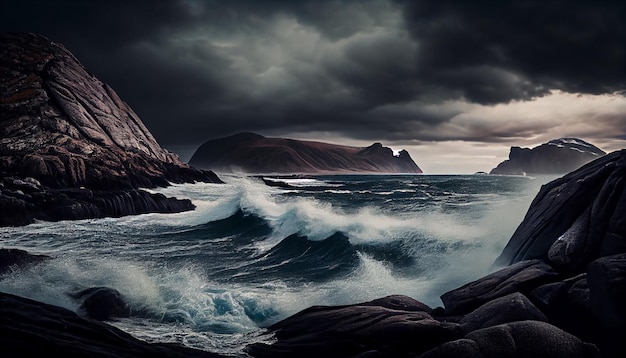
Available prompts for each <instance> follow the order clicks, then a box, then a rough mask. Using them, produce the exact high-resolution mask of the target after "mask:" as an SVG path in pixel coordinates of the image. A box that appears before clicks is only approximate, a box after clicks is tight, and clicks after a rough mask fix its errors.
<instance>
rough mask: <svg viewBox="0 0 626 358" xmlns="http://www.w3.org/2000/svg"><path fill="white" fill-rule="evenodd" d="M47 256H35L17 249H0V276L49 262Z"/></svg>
mask: <svg viewBox="0 0 626 358" xmlns="http://www.w3.org/2000/svg"><path fill="white" fill-rule="evenodd" d="M50 259H51V257H50V256H47V255H35V254H31V253H28V252H27V251H24V250H19V249H0V275H3V274H5V273H8V272H11V271H13V270H16V269H24V268H27V267H30V266H33V265H36V264H39V263H42V262H44V261H47V260H50Z"/></svg>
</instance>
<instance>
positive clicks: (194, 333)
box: [0, 175, 547, 354]
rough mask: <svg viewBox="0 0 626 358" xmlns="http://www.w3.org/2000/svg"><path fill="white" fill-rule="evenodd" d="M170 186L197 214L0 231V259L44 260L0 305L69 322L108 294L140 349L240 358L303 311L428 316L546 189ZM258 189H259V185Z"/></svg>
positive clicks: (14, 277)
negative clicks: (75, 297)
mask: <svg viewBox="0 0 626 358" xmlns="http://www.w3.org/2000/svg"><path fill="white" fill-rule="evenodd" d="M223 179H224V180H225V181H226V182H227V184H225V185H219V184H186V185H173V186H171V187H168V188H164V189H160V190H159V192H162V193H164V194H166V195H172V196H177V197H185V198H190V199H192V200H193V202H194V204H195V205H196V206H197V209H196V210H195V211H193V212H186V213H180V214H148V215H140V216H134V217H125V218H118V219H112V218H107V219H97V220H82V221H64V222H57V223H44V222H42V223H36V224H32V225H28V226H25V227H18V228H3V229H2V231H1V235H0V238H1V240H2V245H1V246H2V247H6V248H20V249H25V250H27V251H29V252H31V253H42V254H47V255H50V256H52V257H54V259H53V260H51V261H49V262H48V263H46V264H43V265H39V266H36V267H34V268H32V269H30V270H27V271H21V272H17V271H16V272H13V273H12V274H11V275H7V276H5V277H4V278H2V280H1V281H0V291H3V292H9V293H14V294H17V295H20V296H24V297H29V298H32V299H36V300H39V301H43V302H47V303H51V304H55V305H59V306H63V307H67V308H69V309H72V310H77V307H76V304H75V303H74V302H72V300H71V299H70V298H69V297H68V295H67V293H68V292H75V291H76V290H79V289H82V288H87V287H94V286H108V287H113V288H115V289H117V290H119V291H120V292H121V293H122V294H123V295H124V296H125V298H126V299H127V300H128V301H129V303H130V305H131V307H132V310H133V317H132V318H129V319H120V320H116V321H115V322H113V323H112V324H114V325H116V326H117V327H119V328H121V329H123V330H125V331H128V332H130V333H132V334H133V335H135V336H136V337H139V338H141V339H144V340H148V341H159V342H179V343H183V344H186V345H188V346H192V347H196V348H201V349H208V350H211V351H216V352H222V353H230V354H242V353H241V352H242V348H243V347H244V346H245V345H246V344H248V343H250V342H252V341H255V340H261V339H264V338H263V336H262V335H261V334H260V333H262V328H263V327H265V326H268V325H270V324H272V323H275V322H277V321H278V320H280V319H282V318H285V317H287V316H288V315H291V314H293V313H296V312H297V311H299V310H301V309H304V308H306V307H309V306H312V305H319V304H323V305H336V304H349V303H357V302H362V301H366V300H371V299H374V298H379V297H382V296H385V295H389V294H404V295H408V296H411V297H413V298H415V299H417V300H419V301H422V302H424V303H426V304H428V305H430V306H431V307H436V306H439V305H441V302H440V300H439V296H440V295H441V294H442V293H444V292H445V291H447V290H450V289H452V288H455V287H458V286H459V285H461V284H464V283H466V282H469V281H471V280H473V279H476V278H478V277H480V276H482V275H484V274H486V273H488V272H489V271H490V270H493V267H491V265H492V263H493V260H494V259H495V257H496V256H497V255H498V254H499V253H500V251H501V250H502V248H503V247H504V245H505V244H506V242H507V240H508V239H509V237H510V236H511V234H512V233H513V231H514V230H515V228H516V227H517V225H518V224H519V223H520V222H521V220H522V218H523V215H524V213H525V212H526V209H527V208H528V205H529V204H530V201H531V200H532V198H533V197H534V195H535V194H536V193H537V191H538V188H539V185H540V184H543V183H545V182H546V181H547V179H541V178H540V179H532V178H526V177H507V176H489V175H467V176H460V175H455V176H445V175H411V176H401V175H394V176H382V175H372V176H369V175H353V176H312V177H287V178H284V177H283V178H280V177H265V178H256V177H238V176H230V177H229V176H224V177H223ZM263 179H264V180H265V183H264V181H263Z"/></svg>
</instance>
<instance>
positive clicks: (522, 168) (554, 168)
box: [490, 138, 606, 175]
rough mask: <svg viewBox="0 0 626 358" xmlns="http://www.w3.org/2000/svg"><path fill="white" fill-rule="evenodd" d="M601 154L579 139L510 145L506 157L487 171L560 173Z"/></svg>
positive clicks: (521, 173) (503, 172)
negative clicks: (520, 145)
mask: <svg viewBox="0 0 626 358" xmlns="http://www.w3.org/2000/svg"><path fill="white" fill-rule="evenodd" d="M605 154H606V153H605V152H604V151H603V150H601V149H599V148H598V147H596V146H594V145H593V144H590V143H587V142H585V141H584V140H582V139H578V138H559V139H553V140H551V141H549V142H547V143H544V144H542V145H539V146H537V147H534V148H520V147H511V151H510V152H509V159H507V160H505V161H503V162H502V163H500V164H498V166H497V167H495V168H493V169H492V170H491V172H490V174H502V175H554V174H556V175H562V174H566V173H569V172H571V171H573V170H576V169H578V168H580V167H581V166H583V165H585V164H587V163H589V162H590V161H592V160H595V159H598V158H599V157H601V156H603V155H605Z"/></svg>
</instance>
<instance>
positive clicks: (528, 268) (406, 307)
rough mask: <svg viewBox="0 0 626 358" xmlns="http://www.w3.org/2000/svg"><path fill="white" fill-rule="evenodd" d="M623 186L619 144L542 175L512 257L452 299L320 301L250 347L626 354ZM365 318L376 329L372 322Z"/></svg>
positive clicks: (264, 353) (393, 353) (404, 353)
mask: <svg viewBox="0 0 626 358" xmlns="http://www.w3.org/2000/svg"><path fill="white" fill-rule="evenodd" d="M625 189H626V150H622V151H618V152H614V153H611V154H609V155H606V156H604V157H601V158H599V159H597V160H596V161H593V162H591V163H589V164H587V165H585V166H583V167H582V168H580V169H578V170H577V171H575V172H572V173H570V174H568V175H566V176H564V177H562V178H560V179H557V180H554V181H552V182H550V183H548V184H546V185H544V186H543V187H542V189H541V190H540V192H539V194H538V195H537V197H536V198H535V200H534V201H533V203H532V204H531V206H530V209H529V211H528V213H527V215H526V217H525V219H524V221H523V222H522V223H521V224H520V226H519V227H518V229H517V230H516V232H515V233H514V235H513V236H512V238H511V240H510V241H509V243H508V244H507V246H506V248H505V249H504V250H503V252H502V254H501V256H500V257H499V258H498V259H497V260H496V265H497V266H504V267H502V268H501V269H499V270H497V271H495V272H493V273H491V274H489V275H487V276H485V277H483V278H480V279H478V280H476V281H474V282H470V283H468V284H466V285H463V286H462V287H459V288H457V289H454V290H452V291H449V292H447V293H444V294H443V295H442V296H441V300H442V302H443V307H436V308H430V307H427V306H425V305H423V304H421V303H419V302H417V301H414V300H412V299H410V298H408V297H404V298H399V297H402V296H394V297H390V298H384V299H379V300H376V301H372V302H366V303H362V304H357V305H350V306H338V307H314V308H310V309H307V310H304V311H302V312H300V313H297V314H295V315H294V316H292V317H289V318H286V319H285V320H283V321H281V322H278V323H276V324H274V325H272V326H270V327H268V330H267V334H269V335H271V336H273V337H274V339H275V342H274V343H272V344H267V343H254V344H251V345H249V346H248V352H249V353H250V354H251V355H252V356H255V357H271V356H277V357H281V356H285V357H286V356H314V355H315V354H314V352H323V354H326V355H332V356H334V357H422V358H433V357H437V358H438V357H481V358H487V357H523V358H526V357H527V358H535V357H555V358H561V357H563V358H565V357H600V356H602V357H611V358H612V357H614V358H617V357H624V356H626V342H625V341H624V337H626V309H625V307H626V306H625V305H624V302H626V220H625V219H624V217H626V215H625V211H624V209H625V208H626V194H625V192H624V190H625ZM507 265H508V266H507ZM387 300H389V301H392V302H403V304H395V305H389V304H387V303H386V302H387ZM368 325H372V327H375V328H373V329H372V330H368V329H365V328H364V327H366V326H368ZM381 338H382V339H381ZM344 349H347V350H344Z"/></svg>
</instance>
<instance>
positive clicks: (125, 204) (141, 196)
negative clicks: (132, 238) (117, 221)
mask: <svg viewBox="0 0 626 358" xmlns="http://www.w3.org/2000/svg"><path fill="white" fill-rule="evenodd" d="M0 204H2V205H0V226H14V225H24V224H29V223H31V222H33V221H34V220H46V221H58V220H76V219H88V218H102V217H120V216H125V215H136V214H146V213H176V212H181V211H187V210H193V209H194V208H195V206H194V205H193V204H192V203H191V201H190V200H189V199H176V198H168V197H166V196H165V195H163V194H159V193H156V194H155V193H148V192H147V191H145V190H136V189H127V190H90V189H86V188H67V189H42V190H40V191H32V192H29V193H28V194H25V193H20V192H18V191H16V190H13V189H11V188H10V187H7V186H5V187H4V188H0Z"/></svg>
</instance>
